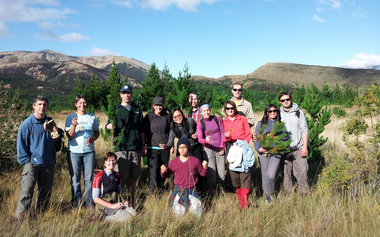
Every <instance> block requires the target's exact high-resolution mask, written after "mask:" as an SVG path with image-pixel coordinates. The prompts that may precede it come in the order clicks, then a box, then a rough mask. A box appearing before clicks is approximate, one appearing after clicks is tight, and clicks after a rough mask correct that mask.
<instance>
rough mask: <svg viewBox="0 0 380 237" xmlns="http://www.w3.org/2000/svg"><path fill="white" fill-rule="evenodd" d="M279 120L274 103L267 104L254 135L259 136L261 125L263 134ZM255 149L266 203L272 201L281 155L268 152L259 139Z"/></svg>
mask: <svg viewBox="0 0 380 237" xmlns="http://www.w3.org/2000/svg"><path fill="white" fill-rule="evenodd" d="M280 121H281V117H280V115H279V111H278V109H277V107H276V105H274V104H269V105H267V106H266V107H265V110H264V115H263V118H262V119H261V120H260V121H259V122H258V123H257V126H256V136H257V137H258V136H259V130H260V129H261V128H262V127H263V125H267V127H266V128H265V130H264V133H263V134H266V133H269V132H270V131H272V129H273V127H274V125H275V124H276V123H277V122H280ZM254 145H255V149H256V151H257V152H258V153H259V160H260V167H261V177H262V187H263V191H264V196H265V199H266V200H265V202H266V204H270V203H271V202H272V196H271V195H272V194H273V193H274V185H275V183H276V172H277V169H278V166H279V164H280V161H281V155H280V154H277V155H274V154H269V153H268V151H267V150H266V149H264V148H263V147H262V146H261V144H260V143H259V141H257V140H256V141H255V143H254Z"/></svg>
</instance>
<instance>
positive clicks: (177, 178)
mask: <svg viewBox="0 0 380 237" xmlns="http://www.w3.org/2000/svg"><path fill="white" fill-rule="evenodd" d="M189 147H190V141H189V139H188V138H187V137H181V138H180V139H179V140H178V142H177V149H178V151H179V156H177V157H176V158H174V159H173V160H172V161H170V163H169V166H168V167H166V166H165V165H162V166H161V176H162V177H163V178H165V179H166V178H169V177H170V176H171V174H174V185H175V188H174V192H173V193H172V195H171V196H170V197H171V199H170V200H171V204H173V202H174V199H175V197H176V195H177V194H178V196H179V201H178V203H179V204H181V205H183V206H185V207H189V206H190V203H189V195H193V196H194V197H196V198H198V199H199V195H198V194H197V192H196V190H195V185H196V183H197V181H198V176H197V174H199V175H201V176H203V177H204V176H206V174H207V169H208V163H207V161H203V162H202V164H201V162H200V161H199V159H197V158H196V157H194V156H190V155H189Z"/></svg>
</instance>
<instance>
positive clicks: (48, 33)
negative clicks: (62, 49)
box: [35, 30, 90, 42]
mask: <svg viewBox="0 0 380 237" xmlns="http://www.w3.org/2000/svg"><path fill="white" fill-rule="evenodd" d="M35 37H36V38H37V39H39V40H48V39H53V40H57V41H61V42H78V41H85V40H89V39H90V37H89V36H85V35H82V34H79V33H76V32H72V33H68V34H63V35H59V34H57V33H56V32H54V31H53V30H45V31H44V33H43V34H42V35H38V34H37V35H35Z"/></svg>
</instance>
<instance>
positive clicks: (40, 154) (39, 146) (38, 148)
mask: <svg viewBox="0 0 380 237" xmlns="http://www.w3.org/2000/svg"><path fill="white" fill-rule="evenodd" d="M50 119H51V118H49V117H48V116H46V117H45V121H46V122H47V121H49V120H50ZM55 155H56V151H55V147H54V142H53V139H52V138H51V135H50V132H48V131H45V130H44V126H43V124H41V123H40V122H39V121H38V120H37V119H36V117H34V115H33V114H31V115H30V116H29V117H28V118H27V119H25V120H24V122H22V124H21V125H20V127H19V129H18V136H17V162H18V163H20V164H26V163H28V162H32V164H34V165H42V166H48V165H51V164H54V163H55Z"/></svg>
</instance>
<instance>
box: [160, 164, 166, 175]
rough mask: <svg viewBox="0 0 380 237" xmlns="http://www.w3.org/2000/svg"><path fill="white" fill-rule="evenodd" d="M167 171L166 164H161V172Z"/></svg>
mask: <svg viewBox="0 0 380 237" xmlns="http://www.w3.org/2000/svg"><path fill="white" fill-rule="evenodd" d="M165 171H166V166H165V165H161V174H163V173H165Z"/></svg>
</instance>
